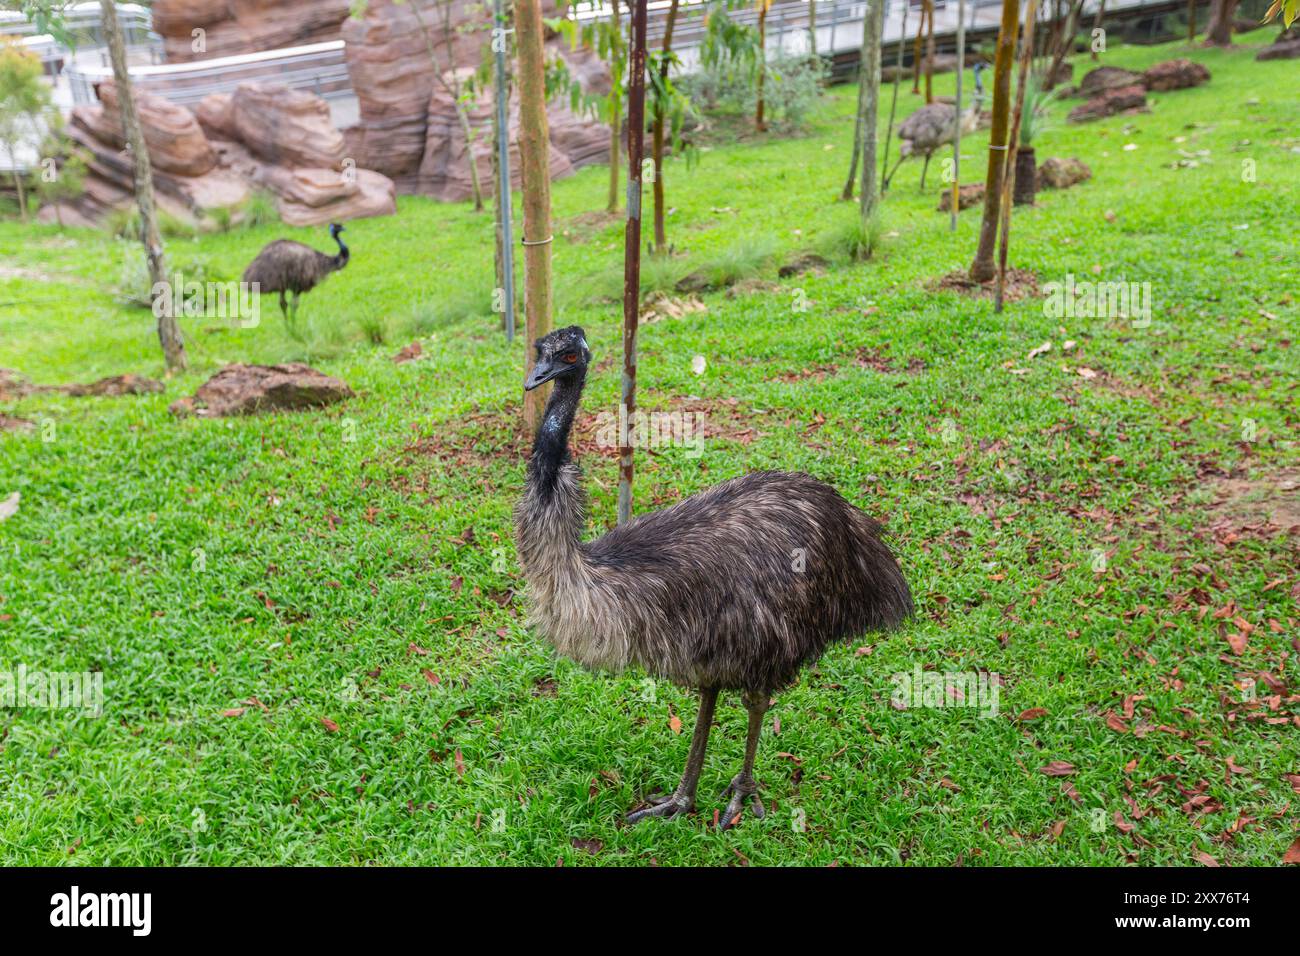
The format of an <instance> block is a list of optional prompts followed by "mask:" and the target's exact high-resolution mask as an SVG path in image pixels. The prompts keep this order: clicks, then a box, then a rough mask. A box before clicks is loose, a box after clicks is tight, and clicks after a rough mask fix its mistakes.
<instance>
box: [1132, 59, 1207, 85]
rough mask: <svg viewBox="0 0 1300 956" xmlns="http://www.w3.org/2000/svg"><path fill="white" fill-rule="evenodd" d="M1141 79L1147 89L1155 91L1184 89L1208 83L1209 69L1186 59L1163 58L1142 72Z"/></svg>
mask: <svg viewBox="0 0 1300 956" xmlns="http://www.w3.org/2000/svg"><path fill="white" fill-rule="evenodd" d="M1142 80H1143V82H1144V83H1145V84H1146V88H1147V89H1148V90H1154V91H1155V92H1165V91H1167V90H1185V89H1187V88H1189V87H1192V86H1200V85H1201V84H1202V83H1208V82H1209V80H1210V71H1209V70H1207V69H1206V68H1205V67H1203V66H1201V64H1199V63H1193V62H1192V61H1191V60H1187V59H1178V60H1165V61H1164V62H1163V63H1157V64H1156V65H1155V66H1153V67H1151V68H1150V69H1149V70H1147V71H1146V72H1145V73H1143V74H1142Z"/></svg>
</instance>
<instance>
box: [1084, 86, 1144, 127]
mask: <svg viewBox="0 0 1300 956" xmlns="http://www.w3.org/2000/svg"><path fill="white" fill-rule="evenodd" d="M1146 103H1147V91H1146V90H1145V89H1144V88H1143V87H1142V86H1140V85H1134V86H1124V87H1120V88H1119V89H1117V90H1106V91H1105V92H1104V93H1099V94H1098V95H1096V96H1094V97H1093V98H1092V99H1090V100H1089V101H1088V102H1086V103H1084V104H1083V105H1082V106H1076V107H1075V108H1074V109H1072V110H1070V115H1069V117H1068V118H1069V120H1070V121H1071V122H1073V123H1078V122H1082V121H1084V120H1093V119H1101V118H1102V117H1104V116H1114V115H1115V114H1116V113H1123V112H1125V111H1127V110H1137V109H1142V108H1144V107H1145V106H1146Z"/></svg>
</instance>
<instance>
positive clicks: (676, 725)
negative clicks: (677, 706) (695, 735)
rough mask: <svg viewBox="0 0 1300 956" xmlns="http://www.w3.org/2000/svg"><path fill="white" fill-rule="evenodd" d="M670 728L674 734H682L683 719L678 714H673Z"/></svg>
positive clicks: (669, 723)
mask: <svg viewBox="0 0 1300 956" xmlns="http://www.w3.org/2000/svg"><path fill="white" fill-rule="evenodd" d="M668 726H669V728H671V729H672V732H673V733H675V734H680V733H681V732H682V719H681V718H680V717H678V716H677V715H676V714H673V715H672V716H671V717H669V718H668Z"/></svg>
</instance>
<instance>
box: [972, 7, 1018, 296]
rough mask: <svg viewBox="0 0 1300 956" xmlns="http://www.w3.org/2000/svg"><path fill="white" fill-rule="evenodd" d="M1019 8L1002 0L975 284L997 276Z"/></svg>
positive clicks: (974, 263) (975, 262)
mask: <svg viewBox="0 0 1300 956" xmlns="http://www.w3.org/2000/svg"><path fill="white" fill-rule="evenodd" d="M1019 6H1020V5H1019V3H1018V2H1017V0H1002V24H1001V26H1000V28H999V29H998V46H997V55H996V56H995V58H994V60H993V129H992V131H991V132H990V133H989V168H988V175H987V177H986V178H985V182H984V218H983V220H982V221H981V222H980V239H979V247H978V249H976V251H975V259H974V260H973V261H972V262H971V266H970V277H971V279H972V280H973V281H975V282H988V281H989V280H990V279H992V278H993V276H994V275H996V274H997V269H996V268H995V266H994V264H993V253H994V251H995V250H996V248H997V238H998V212H999V210H1000V209H1001V200H1002V176H1003V172H1004V170H1005V168H1006V161H1007V126H1008V124H1007V120H1008V118H1009V115H1008V114H1009V113H1010V106H1011V59H1012V57H1013V55H1014V54H1015V48H1016V30H1017V28H1018V27H1019V16H1018V14H1019Z"/></svg>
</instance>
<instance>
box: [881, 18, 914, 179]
mask: <svg viewBox="0 0 1300 956" xmlns="http://www.w3.org/2000/svg"><path fill="white" fill-rule="evenodd" d="M909 6H911V3H910V2H909V0H903V26H902V27H901V28H900V29H899V32H898V63H897V64H896V65H895V67H894V98H893V99H892V100H890V101H889V123H888V124H886V126H885V151H884V153H883V155H881V157H880V195H882V196H883V195H884V194H885V190H887V189H888V188H889V140H890V139H891V137H892V136H893V133H894V114H895V112H896V111H897V109H898V86H899V84H900V83H901V82H902V79H903V51H904V50H905V49H907V9H908V7H909Z"/></svg>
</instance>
